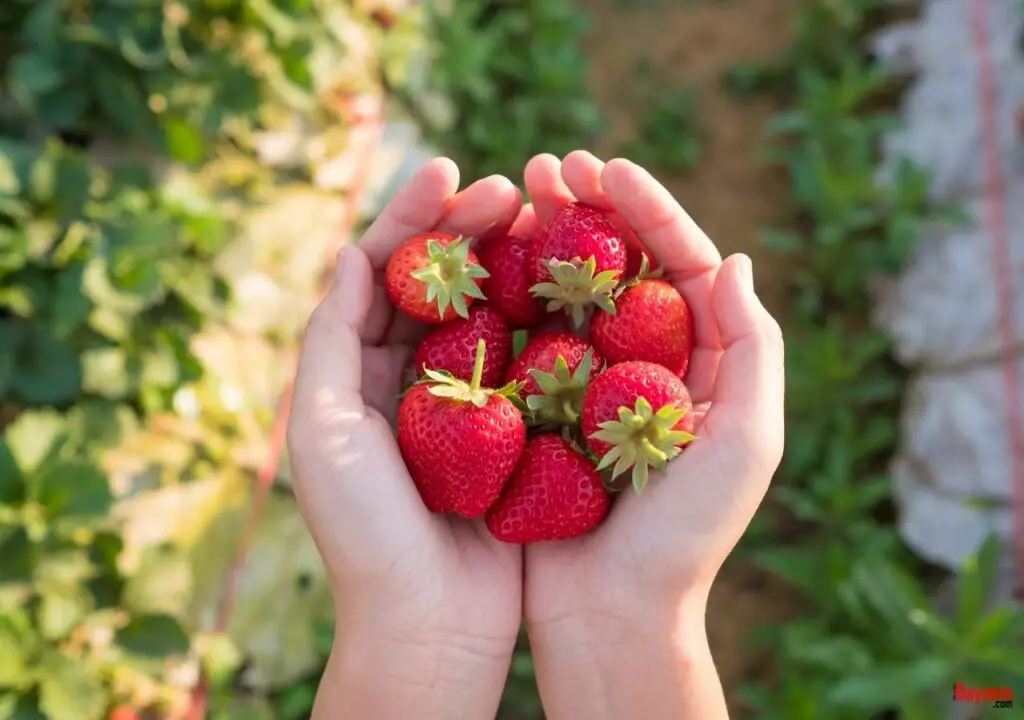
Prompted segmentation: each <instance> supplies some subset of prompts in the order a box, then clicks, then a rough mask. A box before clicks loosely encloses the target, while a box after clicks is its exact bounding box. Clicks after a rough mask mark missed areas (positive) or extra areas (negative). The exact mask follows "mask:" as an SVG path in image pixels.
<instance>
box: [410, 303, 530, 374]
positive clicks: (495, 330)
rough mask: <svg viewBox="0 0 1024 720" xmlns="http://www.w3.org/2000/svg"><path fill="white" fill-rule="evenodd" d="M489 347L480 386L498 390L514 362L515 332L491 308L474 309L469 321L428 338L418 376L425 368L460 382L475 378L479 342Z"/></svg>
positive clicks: (417, 363) (445, 327)
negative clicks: (481, 341) (507, 369)
mask: <svg viewBox="0 0 1024 720" xmlns="http://www.w3.org/2000/svg"><path fill="white" fill-rule="evenodd" d="M479 340H483V341H484V342H485V343H486V345H487V358H486V360H485V361H484V372H483V376H482V377H481V380H480V384H481V385H483V386H484V387H497V386H498V385H499V384H500V383H501V381H502V378H504V377H505V369H506V368H507V367H508V363H509V360H511V359H512V331H511V330H509V329H508V325H506V324H505V320H504V319H503V318H502V317H501V315H500V314H499V313H498V311H497V310H495V309H494V308H492V307H490V306H489V305H474V306H473V307H471V308H470V309H469V317H468V318H465V319H462V318H459V319H456V320H452V321H451V322H450V323H445V324H444V325H441V326H440V327H438V328H437V329H436V330H433V331H432V332H431V333H430V334H429V335H427V336H426V337H425V338H424V339H423V342H421V343H420V346H419V347H418V348H417V349H416V360H415V367H416V375H418V376H419V375H423V369H424V368H431V369H432V370H438V371H442V370H443V371H445V372H450V373H451V374H452V375H454V376H455V377H457V378H458V379H459V380H465V381H466V382H469V381H470V380H472V378H473V366H474V364H475V363H474V358H473V356H474V354H475V353H476V346H477V341H479Z"/></svg>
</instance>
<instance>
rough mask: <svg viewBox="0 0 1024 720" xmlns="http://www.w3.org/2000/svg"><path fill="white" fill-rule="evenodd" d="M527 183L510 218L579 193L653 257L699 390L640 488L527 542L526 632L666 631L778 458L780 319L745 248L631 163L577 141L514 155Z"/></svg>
mask: <svg viewBox="0 0 1024 720" xmlns="http://www.w3.org/2000/svg"><path fill="white" fill-rule="evenodd" d="M526 187H527V192H528V193H529V195H530V197H531V199H532V200H533V205H532V207H531V206H527V207H525V208H524V209H523V212H522V214H521V216H520V218H519V219H518V220H517V223H516V225H517V228H516V229H517V230H518V231H520V232H529V231H530V230H532V229H534V228H535V227H536V226H537V224H538V223H543V222H544V221H545V220H546V219H547V218H548V217H550V216H551V214H552V213H553V212H554V211H555V210H556V209H557V208H558V207H560V206H561V205H563V204H565V203H569V202H572V201H574V200H579V201H582V202H586V203H589V204H592V205H595V206H597V207H600V208H603V209H605V210H607V211H609V212H611V213H613V217H614V219H615V221H616V223H617V224H619V225H620V226H621V227H622V228H623V230H624V231H625V232H626V233H627V239H628V240H629V241H630V242H631V243H640V244H642V246H643V247H644V248H645V249H646V250H647V252H648V253H649V254H650V255H651V256H653V258H654V259H655V260H656V261H657V262H658V263H659V264H660V265H661V266H662V267H663V268H664V271H665V277H666V279H667V280H668V281H670V282H671V283H672V284H673V285H674V286H675V287H676V289H677V290H679V292H680V293H681V294H682V295H683V297H684V298H685V299H686V301H687V303H688V304H689V306H690V308H691V310H692V312H693V314H694V317H695V328H694V334H695V348H694V352H693V356H692V360H691V364H690V370H689V372H688V374H687V376H686V378H685V382H686V384H687V386H688V388H689V389H690V391H691V393H692V395H693V397H694V401H695V402H703V401H711V402H712V405H711V409H710V411H709V412H708V414H707V416H706V418H705V420H704V422H703V424H702V425H701V426H700V427H699V428H698V430H697V433H696V434H697V436H698V439H697V440H695V441H694V442H693V443H692V444H691V445H690V446H689V447H688V448H687V449H686V450H685V451H684V452H683V453H682V455H680V456H679V457H678V458H676V459H675V460H673V461H672V462H671V463H670V465H669V467H668V469H667V471H666V472H665V473H664V474H663V475H658V474H654V475H652V477H651V481H650V483H649V484H648V486H647V487H646V488H645V489H644V491H643V492H642V493H640V494H636V493H634V492H633V491H632V490H631V489H629V490H627V491H626V492H624V493H623V496H621V497H619V498H618V501H617V502H616V504H615V507H614V508H613V510H612V512H611V514H610V515H609V517H608V519H607V520H606V521H605V523H604V524H603V525H601V526H600V527H599V528H598V529H597V530H596V531H594V532H593V533H591V534H589V535H587V536H584V537H582V538H579V539H577V540H574V541H569V542H561V543H542V544H537V545H529V546H527V547H526V551H525V596H524V603H525V607H524V609H525V616H526V621H527V624H528V627H529V631H530V637H531V643H534V642H538V643H543V642H548V641H550V642H552V643H560V642H562V641H561V640H559V639H556V638H557V635H558V634H559V632H560V629H565V632H567V633H569V634H576V635H578V636H579V635H582V636H587V639H586V640H585V642H588V643H590V642H592V643H600V642H603V641H611V640H610V635H609V634H610V633H613V632H615V631H614V629H613V628H615V627H616V625H618V626H619V627H620V628H626V629H628V632H633V633H636V634H640V633H642V632H643V630H644V628H645V627H648V628H649V629H651V630H652V631H653V632H662V633H671V632H672V631H673V628H672V627H671V625H670V623H671V622H673V618H674V617H676V616H677V615H678V614H679V612H681V607H682V606H683V605H685V604H687V603H690V604H692V605H693V606H694V612H695V613H696V614H697V615H699V622H700V623H703V602H705V601H706V595H707V591H708V588H709V587H710V585H711V582H712V580H713V579H714V577H715V575H716V573H717V572H718V569H719V567H720V566H721V564H722V562H723V561H724V559H725V557H726V556H727V555H728V554H729V552H731V550H732V549H733V547H734V546H735V545H736V543H737V541H738V540H739V538H740V535H741V534H742V533H743V531H744V530H745V529H746V527H747V525H748V523H749V522H750V519H751V517H752V516H753V513H754V512H755V510H756V509H757V507H758V505H759V504H760V502H761V500H762V499H763V497H764V494H765V491H766V490H767V487H768V484H769V481H770V479H771V476H772V474H773V473H774V472H775V470H776V468H777V467H778V464H779V462H780V460H781V457H782V446H783V345H782V335H781V332H780V330H779V326H778V324H777V323H776V322H775V321H774V320H773V319H772V317H771V316H770V315H769V314H768V312H767V311H766V310H765V308H764V307H763V306H762V305H761V303H760V301H759V300H758V298H757V296H756V295H755V293H754V286H753V278H752V273H751V264H750V260H749V258H747V257H746V256H744V255H737V256H733V257H730V258H729V259H727V260H726V261H725V262H723V261H722V258H721V256H720V254H719V252H718V250H717V249H716V248H715V246H714V244H713V243H712V242H711V240H710V239H709V238H708V237H707V235H705V234H704V232H702V231H701V229H700V228H699V227H698V226H697V225H696V223H695V222H694V221H693V220H692V219H691V218H690V217H689V216H688V215H687V214H686V212H685V211H684V210H683V209H682V208H681V207H680V206H679V204H678V203H677V202H676V201H675V200H674V199H673V198H672V196H671V195H670V194H669V192H668V191H667V190H666V189H665V188H664V187H662V186H661V185H660V184H659V183H658V182H657V181H656V180H655V179H654V178H653V177H652V176H651V175H650V174H649V173H647V172H646V171H645V170H643V169H642V168H640V167H638V166H637V165H635V164H633V163H631V162H629V161H626V160H619V159H617V160H612V161H610V162H609V163H607V164H605V163H603V162H601V161H600V160H598V159H597V158H596V157H594V156H593V155H591V154H590V153H587V152H583V151H577V152H574V153H572V154H570V155H568V156H567V157H566V158H565V160H564V161H562V162H560V161H559V160H558V159H557V158H555V157H554V156H551V155H540V156H537V157H535V158H533V160H531V161H530V163H529V164H528V165H527V167H526ZM737 202H739V200H737ZM648 619H649V622H648V621H647V620H648ZM569 628H572V630H569ZM577 639H578V638H577ZM566 642H568V640H567V641H566Z"/></svg>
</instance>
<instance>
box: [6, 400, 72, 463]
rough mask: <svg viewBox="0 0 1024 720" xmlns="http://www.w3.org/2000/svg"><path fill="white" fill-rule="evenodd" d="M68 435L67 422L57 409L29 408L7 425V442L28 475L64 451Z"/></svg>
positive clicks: (12, 453)
mask: <svg viewBox="0 0 1024 720" xmlns="http://www.w3.org/2000/svg"><path fill="white" fill-rule="evenodd" d="M66 437H67V424H66V423H65V421H64V419H63V418H62V417H61V416H60V414H59V413H57V412H56V411H54V410H29V411H27V412H23V413H22V414H21V415H19V416H18V419H17V420H15V421H14V422H13V423H11V424H10V425H8V426H7V430H6V436H5V438H4V443H5V445H6V446H7V448H8V449H9V450H10V453H11V456H12V458H13V459H14V462H15V463H16V464H17V465H18V467H19V468H20V469H21V472H22V473H23V474H24V475H26V476H31V475H32V474H33V473H34V472H35V471H36V470H37V469H38V468H39V467H40V466H42V465H43V464H44V463H46V462H48V461H50V460H51V459H53V458H54V457H56V456H57V454H58V453H59V452H60V450H61V448H62V447H63V445H64V441H65V439H66Z"/></svg>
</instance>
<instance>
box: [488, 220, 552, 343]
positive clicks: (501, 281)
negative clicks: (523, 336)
mask: <svg viewBox="0 0 1024 720" xmlns="http://www.w3.org/2000/svg"><path fill="white" fill-rule="evenodd" d="M532 250H533V238H527V237H520V236H518V235H502V236H500V237H495V238H488V239H487V240H483V241H481V242H480V244H479V245H478V246H477V256H478V257H479V258H480V264H481V265H482V266H483V268H484V269H485V270H486V271H487V272H488V273H490V277H489V278H487V279H486V280H484V284H483V292H484V295H486V296H487V297H488V298H490V300H491V304H492V305H494V307H495V308H497V310H498V311H499V312H500V313H501V314H502V315H503V316H504V317H505V320H506V321H508V324H509V326H510V327H512V328H514V329H519V328H528V327H533V326H534V325H536V324H537V323H538V322H540V320H541V318H543V317H544V309H543V308H542V307H541V305H540V303H539V302H538V301H537V298H535V297H534V296H533V295H532V294H531V293H530V285H531V284H532V281H531V279H530V274H529V272H528V271H527V263H529V261H530V259H531V257H532Z"/></svg>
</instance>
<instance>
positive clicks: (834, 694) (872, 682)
mask: <svg viewBox="0 0 1024 720" xmlns="http://www.w3.org/2000/svg"><path fill="white" fill-rule="evenodd" d="M955 671H956V668H955V665H953V663H952V662H951V661H950V660H949V659H947V658H938V657H925V658H922V659H920V660H917V661H914V662H908V663H887V664H878V665H875V666H874V667H872V668H871V669H869V670H862V671H860V672H855V673H850V674H848V675H847V677H844V678H843V679H841V680H840V681H839V682H838V683H836V685H835V686H834V687H832V689H831V690H830V691H829V692H828V693H827V694H826V696H825V702H826V704H827V705H828V706H830V707H832V708H834V709H835V710H845V711H851V710H853V711H864V712H869V711H878V710H883V709H886V708H890V707H894V706H897V705H901V704H902V703H905V702H907V701H909V700H912V699H916V698H918V697H919V696H920V695H922V694H925V693H929V692H933V691H934V689H935V688H936V687H949V686H951V685H952V683H953V680H954V673H955Z"/></svg>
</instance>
